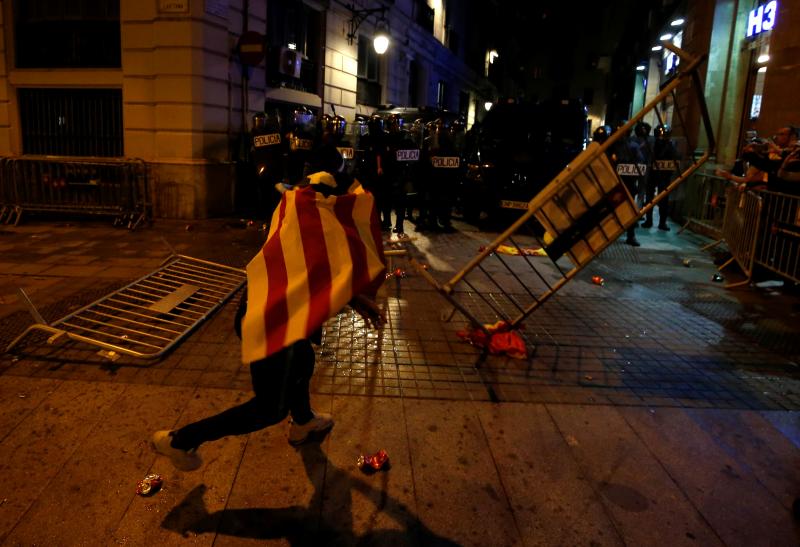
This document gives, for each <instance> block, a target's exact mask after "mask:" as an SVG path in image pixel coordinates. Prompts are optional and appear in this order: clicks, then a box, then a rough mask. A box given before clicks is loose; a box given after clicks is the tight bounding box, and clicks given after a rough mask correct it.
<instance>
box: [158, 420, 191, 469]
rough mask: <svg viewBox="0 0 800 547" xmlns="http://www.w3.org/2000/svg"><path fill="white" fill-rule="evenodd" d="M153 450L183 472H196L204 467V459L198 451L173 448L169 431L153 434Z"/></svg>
mask: <svg viewBox="0 0 800 547" xmlns="http://www.w3.org/2000/svg"><path fill="white" fill-rule="evenodd" d="M153 450H155V451H156V452H158V453H159V454H161V455H162V456H166V457H168V458H169V459H170V460H171V461H172V465H174V466H175V468H176V469H180V470H181V471H194V470H195V469H199V468H200V466H201V465H203V459H202V458H201V457H200V454H198V453H197V450H195V449H193V450H181V449H180V448H175V447H173V446H172V436H170V431H169V430H163V431H156V432H155V433H153Z"/></svg>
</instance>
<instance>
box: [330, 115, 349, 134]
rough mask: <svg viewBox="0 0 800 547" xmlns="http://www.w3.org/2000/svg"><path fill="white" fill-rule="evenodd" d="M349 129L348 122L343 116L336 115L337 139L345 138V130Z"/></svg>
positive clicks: (334, 127)
mask: <svg viewBox="0 0 800 547" xmlns="http://www.w3.org/2000/svg"><path fill="white" fill-rule="evenodd" d="M346 128H347V120H345V119H344V118H343V117H342V116H339V115H338V114H336V115H335V116H334V117H333V134H334V135H336V136H337V137H344V132H345V129H346Z"/></svg>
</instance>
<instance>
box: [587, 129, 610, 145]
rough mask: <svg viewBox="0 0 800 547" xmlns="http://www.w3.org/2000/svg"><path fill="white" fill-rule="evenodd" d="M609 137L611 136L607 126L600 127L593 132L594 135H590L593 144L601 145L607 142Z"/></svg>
mask: <svg viewBox="0 0 800 547" xmlns="http://www.w3.org/2000/svg"><path fill="white" fill-rule="evenodd" d="M609 136H611V127H609V126H607V125H601V126H600V127H598V128H597V129H595V130H594V133H592V140H593V141H594V142H598V143H600V144H603V143H604V142H606V140H608V137H609Z"/></svg>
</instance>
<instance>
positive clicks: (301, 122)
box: [292, 106, 314, 129]
mask: <svg viewBox="0 0 800 547" xmlns="http://www.w3.org/2000/svg"><path fill="white" fill-rule="evenodd" d="M313 124H314V113H313V112H311V110H309V109H308V108H306V107H305V106H299V107H297V108H295V109H294V110H293V111H292V125H293V126H294V128H295V129H299V128H303V129H310V128H312V127H313Z"/></svg>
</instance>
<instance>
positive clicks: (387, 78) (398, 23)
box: [0, 0, 494, 219]
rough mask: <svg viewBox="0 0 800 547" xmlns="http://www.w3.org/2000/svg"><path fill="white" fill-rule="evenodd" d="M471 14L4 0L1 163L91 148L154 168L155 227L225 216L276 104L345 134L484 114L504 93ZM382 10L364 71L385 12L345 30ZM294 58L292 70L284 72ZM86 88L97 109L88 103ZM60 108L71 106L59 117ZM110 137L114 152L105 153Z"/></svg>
mask: <svg viewBox="0 0 800 547" xmlns="http://www.w3.org/2000/svg"><path fill="white" fill-rule="evenodd" d="M70 4H74V6H73V7H70ZM472 4H474V2H450V1H445V0H397V1H393V2H390V1H384V0H372V1H366V0H362V1H360V2H359V1H357V2H354V3H353V4H349V3H345V2H339V1H316V0H152V1H148V2H142V1H139V0H116V1H115V0H91V1H86V2H78V3H69V2H67V3H64V2H49V1H48V0H2V2H0V6H1V9H0V17H2V19H0V48H2V51H0V156H5V157H18V156H21V155H31V154H51V155H53V154H55V155H71V154H75V150H76V148H75V147H74V146H70V142H61V143H60V144H58V145H57V146H55V145H53V143H54V142H56V141H58V139H61V140H62V141H64V140H66V141H70V140H72V141H73V143H74V142H77V141H78V140H79V141H81V142H84V141H85V143H86V146H83V147H81V148H80V150H81V151H80V152H79V154H77V155H82V156H93V155H99V156H116V157H124V158H137V159H141V160H144V161H145V162H146V163H147V165H148V177H149V184H150V188H151V191H152V192H151V194H152V201H153V209H154V214H155V216H158V217H170V218H187V219H188V218H202V217H207V216H213V215H225V214H231V213H232V212H234V206H235V203H236V192H237V182H236V181H237V176H238V175H237V160H239V159H241V157H242V156H243V151H244V149H245V148H246V146H247V144H246V138H245V135H246V132H247V131H248V129H249V124H250V119H251V117H252V115H253V114H254V113H255V112H258V111H262V110H263V109H264V108H265V107H268V106H269V105H273V106H274V105H279V106H281V108H284V109H289V108H293V107H294V106H297V105H305V106H307V107H309V108H311V109H312V110H313V111H314V112H315V113H317V114H322V113H323V112H332V111H333V110H334V109H335V111H336V113H337V114H339V115H342V116H344V117H345V118H346V119H347V120H348V122H351V123H352V122H353V121H354V120H355V118H356V115H357V114H368V113H370V112H372V111H373V110H375V108H376V107H377V106H378V104H388V103H393V104H398V105H403V106H406V105H413V106H417V105H419V106H440V107H443V108H447V109H450V110H461V111H463V112H464V114H465V115H467V114H468V113H471V114H472V115H473V116H474V115H475V112H476V105H477V104H483V102H484V101H485V100H487V99H488V100H491V99H492V98H494V96H493V95H494V92H493V88H492V86H491V85H490V84H489V83H488V81H487V80H486V78H485V77H484V76H483V73H482V71H481V70H480V68H478V67H477V65H478V63H477V62H474V63H471V64H470V63H469V62H468V59H467V55H466V52H467V50H470V51H472V52H473V53H474V51H473V50H474V46H475V43H476V41H475V40H472V41H468V40H467V39H466V37H467V36H468V35H469V32H468V27H467V22H468V20H469V19H468V18H467V17H466V13H465V10H466V8H467V6H471V5H472ZM75 6H77V7H75ZM348 6H350V7H348ZM380 8H385V10H384V11H383V13H382V14H383V15H384V16H385V18H386V22H387V23H388V26H389V31H390V35H391V45H390V48H389V51H388V52H387V54H386V55H385V56H384V57H382V58H380V59H377V60H375V59H374V58H372V54H371V53H370V61H371V62H372V64H373V66H372V67H371V68H372V69H373V70H371V71H368V72H370V73H365V72H364V69H363V67H361V68H360V65H359V51H360V50H359V40H361V41H362V42H363V41H366V40H368V39H369V38H370V37H371V35H372V33H373V32H374V30H375V24H376V23H377V20H378V16H379V15H380V14H378V13H374V14H372V15H370V16H368V17H366V18H365V19H364V20H363V22H362V23H361V25H359V28H358V31H357V35H356V36H354V37H353V39H352V40H351V39H348V34H349V33H350V32H351V30H352V25H351V21H353V20H354V16H355V15H356V14H357V11H358V10H375V9H380ZM354 10H356V11H354ZM447 10H450V11H451V13H449V14H448V13H447ZM248 31H249V32H255V33H259V34H260V35H263V36H264V42H265V50H266V52H265V58H264V60H262V61H260V62H258V63H257V64H254V65H252V66H250V65H243V64H242V63H241V62H240V58H239V56H238V53H237V52H238V49H237V46H238V44H239V40H240V38H241V37H242V36H243V35H244V34H245V33H247V32H248ZM54 33H55V34H54ZM59 33H61V34H59ZM87 36H92V37H93V38H92V40H94V41H91V40H87V39H86V37H87ZM453 36H460V37H461V38H462V39H461V41H460V43H459V44H455V43H454V41H453V39H452V38H453ZM48 48H49V49H48ZM361 51H362V52H363V51H364V48H363V47H362V49H361ZM292 52H295V53H292ZM293 55H295V57H292V56H293ZM473 57H475V58H477V55H473ZM287 58H288V59H289V62H290V63H291V61H292V60H294V61H296V64H294V65H292V66H293V67H294V68H297V69H298V70H297V72H296V73H291V72H292V71H286V70H285V69H278V70H276V67H280V66H282V65H280V63H282V62H286V60H287ZM363 64H364V59H362V65H363ZM360 72H361V74H360ZM412 72H413V75H412ZM410 80H411V81H412V82H413V83H412V85H409V81H410ZM88 90H91V91H92V93H94V94H95V95H94V96H96V97H99V99H94V98H91V97H89V98H87V96H84V95H85V93H84V95H82V93H83V92H86V91H88ZM94 96H93V97H94ZM65 97H67V98H70V97H71V98H74V102H73V103H69V105H68V106H64V105H65V104H66V103H65V101H66V100H67V99H65ZM362 97H366V98H368V100H367V101H364V100H362ZM69 100H72V99H69ZM92 101H99V102H92ZM75 105H78V106H75ZM97 105H100V106H97ZM109 105H110V106H109ZM65 108H66V109H67V110H69V109H72V110H69V112H70V113H69V114H64V113H63V112H66V111H67V110H63V109H65ZM48 109H54V110H48ZM59 109H60V110H59ZM109 109H110V110H109ZM78 111H80V114H77V112H78ZM109 112H110V113H111V114H109ZM109 119H113V120H118V125H119V127H117V126H116V125H115V123H117V122H115V123H111V122H109V121H108V120H109ZM70 131H72V133H70ZM88 133H91V134H92V135H93V137H89V136H87V134H88ZM106 136H107V137H108V139H109V141H108V142H110V141H114V140H116V141H119V143H118V146H116V147H115V146H106V144H107V141H106ZM54 139H55V140H54ZM65 150H66V151H67V152H66V153H65V152H64V151H65Z"/></svg>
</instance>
